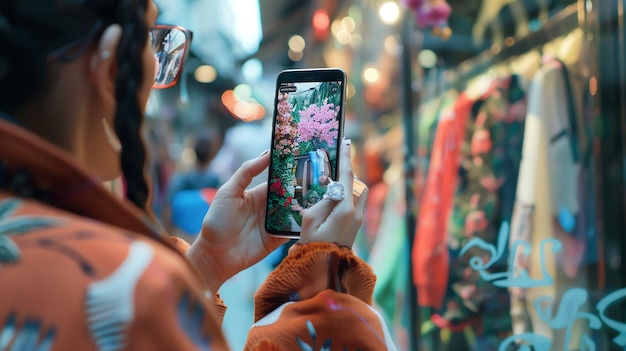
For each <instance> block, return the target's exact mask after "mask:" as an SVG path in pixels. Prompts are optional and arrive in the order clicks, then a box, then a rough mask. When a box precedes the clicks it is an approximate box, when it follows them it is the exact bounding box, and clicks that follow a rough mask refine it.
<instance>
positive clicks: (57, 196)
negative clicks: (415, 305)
mask: <svg viewBox="0 0 626 351" xmlns="http://www.w3.org/2000/svg"><path fill="white" fill-rule="evenodd" d="M187 248H188V245H187V244H186V243H184V242H182V241H180V240H177V239H176V238H173V237H168V236H166V235H163V234H161V232H160V230H159V229H158V226H157V225H155V224H154V222H153V221H152V220H151V219H150V218H148V217H147V216H146V215H145V214H144V213H143V212H141V211H140V210H139V209H137V208H136V207H134V206H133V205H131V204H129V203H128V202H123V201H121V200H120V199H118V198H117V197H115V196H114V195H113V194H111V193H110V192H109V191H108V190H106V189H105V188H104V187H103V186H101V185H100V183H99V182H98V181H97V180H95V179H93V178H92V177H91V176H90V175H89V174H88V173H87V172H86V171H85V170H83V169H80V168H79V167H78V166H77V165H76V164H75V163H74V162H73V161H72V160H71V158H70V156H69V155H67V154H66V153H65V152H64V151H62V150H60V149H58V148H56V147H54V146H53V145H51V144H49V143H47V142H45V141H44V140H42V139H40V138H38V137H37V136H35V135H33V134H32V133H30V132H28V131H26V130H24V129H22V128H20V127H19V126H17V125H14V124H11V123H9V122H7V121H3V120H0V350H35V349H36V350H45V351H48V350H53V351H67V350H81V351H82V350H110V351H114V350H134V351H142V350H151V351H152V350H167V351H171V350H177V351H179V350H208V349H211V350H227V349H228V345H227V343H226V341H225V338H224V336H223V334H222V332H221V319H222V318H223V314H224V312H225V310H226V307H225V306H224V305H223V304H222V303H221V300H220V299H219V296H212V295H211V294H210V293H209V292H207V288H206V287H205V286H203V284H202V282H201V279H200V277H199V275H198V274H197V272H196V271H195V269H194V268H193V267H192V266H191V265H190V264H189V263H188V262H187V260H186V259H185V258H184V251H185V250H186V249H187ZM374 281H375V277H374V275H373V273H372V271H371V269H370V267H369V266H367V264H365V263H364V262H363V261H361V260H360V259H358V258H357V257H356V256H354V255H353V253H352V252H351V250H349V249H346V248H340V247H338V246H336V245H334V244H329V243H315V244H308V245H295V246H294V247H293V249H292V252H291V253H290V255H289V256H288V257H287V258H286V259H285V260H284V262H283V263H282V264H281V265H280V266H279V267H278V268H277V269H276V271H275V272H273V273H272V274H271V275H270V276H269V277H268V279H267V280H266V282H265V283H264V285H263V286H262V287H261V288H260V289H259V291H258V292H257V294H256V296H255V308H256V311H255V314H256V318H255V319H256V321H257V323H256V324H255V326H253V328H252V329H251V330H250V331H247V330H242V331H241V333H242V336H243V335H245V334H249V337H248V344H247V346H246V348H247V349H249V350H294V349H295V350H298V349H302V348H305V349H308V348H306V346H304V345H305V344H306V345H309V346H310V347H311V348H312V349H314V350H318V349H321V348H322V347H323V346H328V345H332V347H329V348H328V349H332V350H335V349H337V350H343V349H344V347H346V348H347V349H348V350H356V349H357V348H359V349H364V350H385V349H393V346H392V345H391V342H390V341H389V335H388V334H387V333H386V329H385V326H384V323H383V322H382V320H381V319H380V317H379V316H378V314H377V313H376V312H375V311H374V310H372V309H371V307H370V306H369V303H370V302H371V295H372V290H373V287H374ZM329 340H330V341H329Z"/></svg>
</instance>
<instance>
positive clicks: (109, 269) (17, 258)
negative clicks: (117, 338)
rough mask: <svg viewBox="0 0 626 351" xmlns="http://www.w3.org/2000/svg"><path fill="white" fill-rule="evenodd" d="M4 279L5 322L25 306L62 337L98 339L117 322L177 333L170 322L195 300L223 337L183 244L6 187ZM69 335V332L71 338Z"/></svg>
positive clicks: (1, 214) (80, 341)
mask: <svg viewBox="0 0 626 351" xmlns="http://www.w3.org/2000/svg"><path fill="white" fill-rule="evenodd" d="M0 281H2V284H0V300H1V301H3V303H2V304H1V306H0V328H1V326H2V323H4V322H5V321H7V320H12V318H13V319H14V318H18V317H19V316H20V315H23V314H27V315H29V316H32V318H34V319H36V320H38V321H40V322H41V323H40V324H41V325H47V326H54V328H55V329H56V332H57V334H56V335H58V340H56V341H57V342H58V343H59V344H60V345H68V347H69V346H76V345H88V344H91V342H92V341H95V342H96V343H98V342H99V340H100V339H99V336H100V335H104V334H102V333H104V331H105V329H106V330H109V331H112V330H118V329H119V330H118V331H119V333H120V335H121V334H123V333H125V330H132V329H133V328H134V327H133V326H135V325H154V326H155V328H156V327H159V328H162V329H165V330H168V332H167V333H169V334H172V333H174V331H172V330H176V328H174V325H171V326H170V324H172V323H178V322H181V323H183V322H189V321H190V320H191V319H190V318H191V317H190V316H187V315H186V314H185V313H183V314H181V313H182V312H184V311H193V309H194V308H195V309H196V311H204V316H205V317H206V319H205V321H206V322H207V323H208V324H209V325H211V326H212V327H210V328H208V330H206V329H205V331H207V332H208V334H209V335H213V336H215V337H216V338H217V339H218V340H219V338H220V337H221V336H220V333H219V326H218V323H217V322H215V321H216V320H217V319H216V318H212V317H209V316H211V314H212V312H211V311H209V307H208V306H209V304H208V303H207V301H208V300H207V299H206V297H205V292H204V289H203V285H202V283H201V281H200V279H199V277H198V276H197V274H195V271H193V269H192V268H191V266H190V265H189V264H188V263H187V261H186V259H185V257H184V256H183V255H182V254H181V253H180V252H179V251H176V250H174V249H172V248H171V247H168V246H167V245H165V244H163V243H162V242H160V241H157V240H153V239H151V238H149V237H147V236H143V235H140V234H137V233H132V232H129V231H126V230H124V229H121V228H118V227H115V226H111V225H107V224H105V223H102V222H98V221H95V220H92V219H89V218H86V217H82V216H79V215H76V214H73V213H68V212H65V211H62V210H59V209H57V208H54V207H51V206H49V205H46V204H44V203H42V202H39V201H35V200H30V199H22V198H18V197H11V196H7V195H6V194H2V193H0ZM181 311H182V312H181ZM181 319H184V320H181ZM188 319H189V320H188ZM181 325H182V324H181ZM169 327H171V328H169ZM107 328H109V329H107ZM85 330H87V331H89V333H85V332H84V331H85ZM101 332H102V333H101ZM153 332H154V330H153ZM107 333H108V332H107ZM86 334H87V336H86ZM67 335H70V336H71V337H69V338H68V339H65V338H66V337H67ZM107 335H108V334H107ZM142 335H143V334H142V333H139V334H138V333H133V335H132V336H131V337H129V339H127V341H128V343H130V344H134V343H135V342H138V343H140V344H143V343H144V342H145V340H148V339H144V338H143V336H142ZM104 336H106V335H104ZM146 337H147V336H146ZM180 337H185V338H186V337H187V335H179V336H178V337H177V336H175V335H169V337H168V338H167V340H175V339H176V338H180ZM152 339H159V338H155V337H152ZM102 340H104V339H102ZM66 342H67V344H65V343H66ZM55 344H56V342H55ZM57 346H58V345H57ZM152 346H154V345H152ZM172 347H173V348H172V349H176V347H177V346H175V345H172ZM61 349H62V348H61ZM66 349H69V348H66ZM131 349H137V350H143V349H149V348H142V347H138V348H131Z"/></svg>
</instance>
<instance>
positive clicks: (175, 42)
mask: <svg viewBox="0 0 626 351" xmlns="http://www.w3.org/2000/svg"><path fill="white" fill-rule="evenodd" d="M187 44H188V40H187V35H186V33H185V32H184V31H182V30H181V29H178V28H171V27H156V28H154V29H152V30H151V31H150V45H151V47H152V52H153V53H154V58H155V67H154V84H153V86H152V87H153V88H166V87H170V86H173V85H174V84H176V82H177V81H178V78H179V77H180V75H181V72H182V66H183V59H184V56H185V52H186V50H187Z"/></svg>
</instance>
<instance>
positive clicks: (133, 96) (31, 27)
mask: <svg viewBox="0 0 626 351" xmlns="http://www.w3.org/2000/svg"><path fill="white" fill-rule="evenodd" d="M147 3H148V0H118V1H111V0H86V1H81V2H76V1H70V0H29V1H24V0H2V1H1V2H0V43H2V44H1V45H0V87H2V90H1V93H0V111H1V112H5V113H8V114H12V113H14V112H15V111H16V110H18V109H19V108H20V107H22V106H24V105H25V104H26V103H28V102H29V101H32V100H33V99H35V98H36V97H37V95H39V94H41V93H43V92H45V88H46V81H47V79H49V77H50V76H51V73H52V71H53V68H52V66H53V65H54V63H52V64H49V63H48V62H47V55H48V53H49V52H51V51H53V50H55V49H58V48H59V47H62V46H64V45H67V44H69V43H72V42H74V41H76V40H80V39H81V38H84V37H86V36H87V35H88V33H89V32H90V31H91V30H92V29H93V27H94V24H95V23H98V22H101V23H102V25H103V26H106V25H109V24H113V23H117V24H119V25H121V27H122V30H123V33H122V37H121V40H120V43H119V46H118V49H117V60H118V64H119V67H118V76H117V82H116V92H115V94H116V99H117V112H116V118H115V131H116V133H117V136H118V138H119V140H120V142H121V144H122V151H121V163H122V164H121V166H122V172H123V175H124V180H125V181H126V185H127V186H126V187H127V198H128V199H129V200H130V201H131V202H133V203H134V204H135V205H137V206H139V207H140V208H142V209H143V210H144V211H146V212H147V213H149V214H151V210H150V209H149V208H150V206H149V200H150V191H149V184H148V181H147V179H146V176H145V171H144V167H145V163H146V158H147V157H146V149H145V146H144V143H143V139H142V137H141V125H142V119H143V107H142V106H140V103H139V98H138V92H139V89H140V87H141V84H142V81H143V59H142V57H143V51H144V49H145V45H146V41H147V38H148V28H146V25H145V12H146V8H147Z"/></svg>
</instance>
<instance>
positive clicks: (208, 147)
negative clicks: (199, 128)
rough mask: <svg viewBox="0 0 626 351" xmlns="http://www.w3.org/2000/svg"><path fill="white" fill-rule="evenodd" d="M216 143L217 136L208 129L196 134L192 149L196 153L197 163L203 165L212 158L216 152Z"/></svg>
mask: <svg viewBox="0 0 626 351" xmlns="http://www.w3.org/2000/svg"><path fill="white" fill-rule="evenodd" d="M217 143H218V140H217V138H216V137H215V135H214V134H213V133H211V132H209V131H203V132H200V133H198V134H197V135H196V140H195V143H194V147H193V151H194V152H195V153H196V160H197V161H198V162H197V163H198V164H200V165H205V164H206V163H207V162H209V161H211V160H212V159H213V157H214V156H215V153H216V152H217V150H216V149H217Z"/></svg>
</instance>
